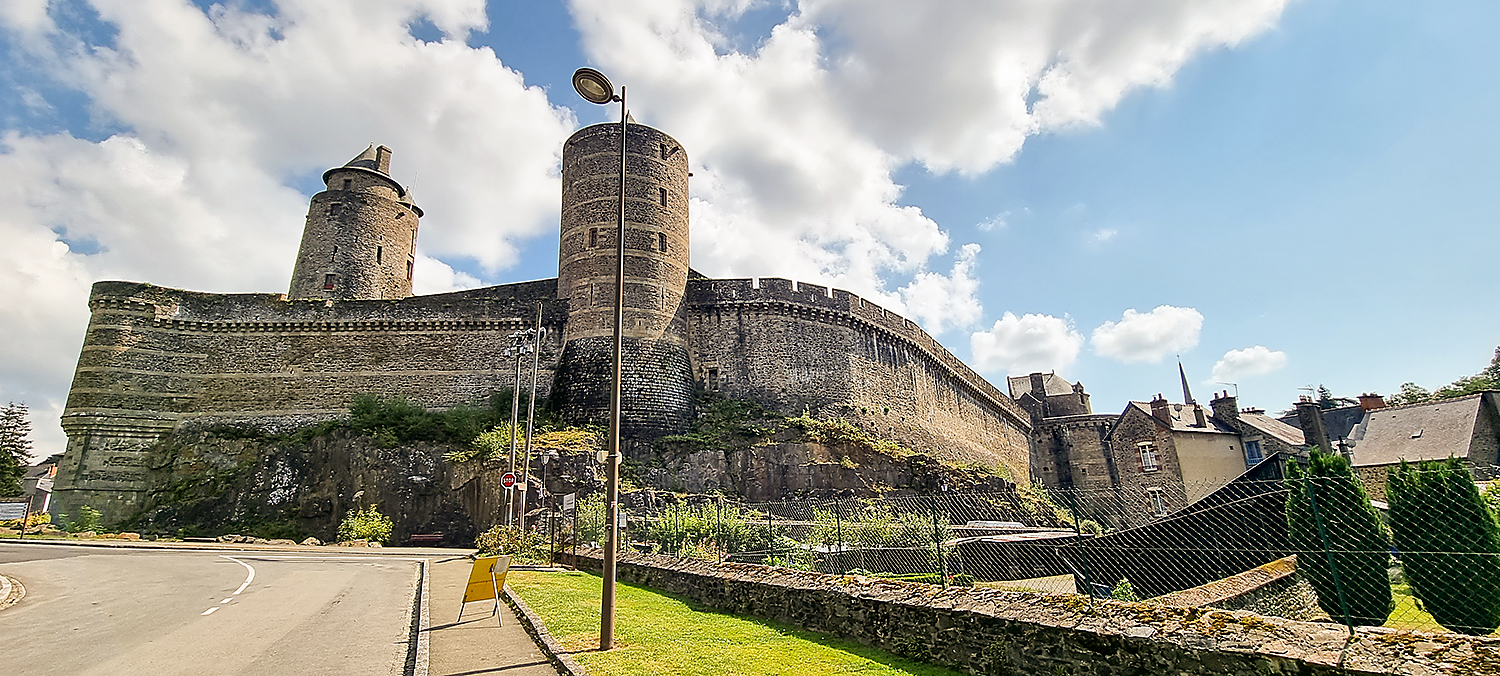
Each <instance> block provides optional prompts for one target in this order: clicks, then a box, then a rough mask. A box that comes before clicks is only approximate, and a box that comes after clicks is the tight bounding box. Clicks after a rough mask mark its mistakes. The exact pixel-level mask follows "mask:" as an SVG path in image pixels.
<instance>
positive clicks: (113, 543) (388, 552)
mask: <svg viewBox="0 0 1500 676" xmlns="http://www.w3.org/2000/svg"><path fill="white" fill-rule="evenodd" d="M0 544H24V545H35V546H43V547H45V546H63V547H101V548H105V549H108V548H114V549H163V550H176V551H200V552H220V551H234V552H325V553H338V554H367V555H370V556H407V557H411V556H431V557H443V556H468V555H470V554H472V553H474V552H475V551H477V550H474V549H440V548H436V547H337V546H320V547H314V546H303V545H257V544H251V543H231V542H151V541H148V540H108V541H101V540H22V539H11V538H4V539H0Z"/></svg>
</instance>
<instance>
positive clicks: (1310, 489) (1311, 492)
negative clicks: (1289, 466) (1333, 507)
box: [1307, 476, 1354, 634]
mask: <svg viewBox="0 0 1500 676" xmlns="http://www.w3.org/2000/svg"><path fill="white" fill-rule="evenodd" d="M1320 478H1322V477H1317V476H1309V477H1307V501H1308V503H1309V504H1310V505H1311V506H1312V513H1313V523H1315V524H1317V525H1318V538H1319V539H1320V540H1322V542H1323V556H1324V557H1326V558H1327V559H1328V572H1329V573H1330V574H1331V575H1332V576H1333V589H1334V591H1336V592H1338V594H1339V609H1340V610H1343V611H1344V626H1346V627H1348V628H1349V633H1351V634H1352V633H1354V619H1353V618H1352V617H1350V616H1349V600H1348V599H1347V598H1345V597H1344V582H1343V580H1341V579H1339V564H1338V562H1337V561H1336V560H1335V559H1334V558H1333V548H1331V547H1329V546H1328V529H1327V528H1326V527H1325V526H1324V525H1323V513H1322V512H1321V511H1320V510H1319V509H1318V489H1317V481H1318V479H1320Z"/></svg>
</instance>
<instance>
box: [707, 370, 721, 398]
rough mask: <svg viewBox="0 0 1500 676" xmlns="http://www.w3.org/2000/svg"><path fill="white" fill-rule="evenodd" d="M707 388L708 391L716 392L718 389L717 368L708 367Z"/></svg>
mask: <svg viewBox="0 0 1500 676" xmlns="http://www.w3.org/2000/svg"><path fill="white" fill-rule="evenodd" d="M708 390H709V391H710V392H717V391H718V390H719V369H716V368H713V367H709V369H708Z"/></svg>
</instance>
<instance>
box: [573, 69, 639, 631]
mask: <svg viewBox="0 0 1500 676" xmlns="http://www.w3.org/2000/svg"><path fill="white" fill-rule="evenodd" d="M573 89H574V90H576V91H577V92H578V95H579V96H582V97H583V98H584V100H586V101H588V102H589V103H597V104H600V105H603V104H606V103H611V102H614V101H619V102H620V213H619V220H618V221H616V222H615V352H614V379H613V381H612V382H611V384H610V391H609V456H608V457H607V458H606V462H605V465H604V471H605V508H604V513H605V517H604V519H605V526H604V533H605V538H604V570H603V575H604V593H603V598H602V599H601V600H600V608H599V611H600V612H599V649H600V650H609V649H610V648H613V647H614V644H615V566H616V563H617V561H616V559H617V558H618V550H619V546H620V350H621V347H622V346H623V345H624V334H625V136H626V134H627V133H628V131H629V130H628V129H627V128H626V124H627V123H626V117H627V115H628V113H627V111H626V110H625V87H623V86H622V87H620V95H619V96H616V95H615V87H614V85H612V84H610V82H609V78H607V77H605V76H604V73H601V72H599V71H597V70H594V69H593V68H579V69H578V70H576V71H574V72H573Z"/></svg>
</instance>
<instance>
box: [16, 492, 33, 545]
mask: <svg viewBox="0 0 1500 676" xmlns="http://www.w3.org/2000/svg"><path fill="white" fill-rule="evenodd" d="M34 497H36V493H32V494H30V495H27V496H26V513H25V514H23V515H21V534H20V535H17V536H16V539H17V540H25V539H26V527H27V526H30V525H31V499H32V498H34Z"/></svg>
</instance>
